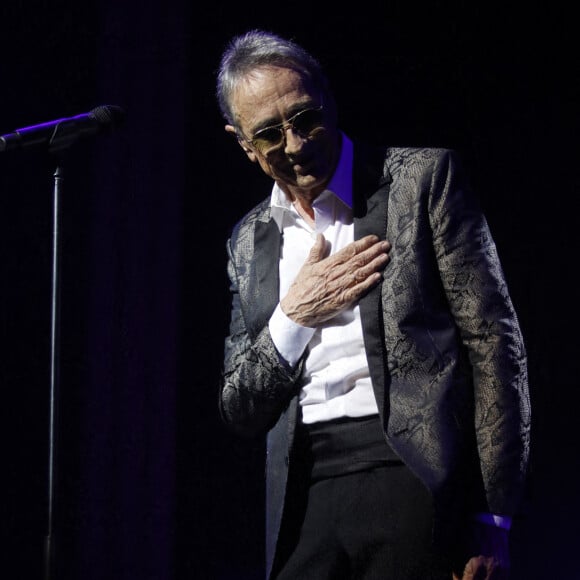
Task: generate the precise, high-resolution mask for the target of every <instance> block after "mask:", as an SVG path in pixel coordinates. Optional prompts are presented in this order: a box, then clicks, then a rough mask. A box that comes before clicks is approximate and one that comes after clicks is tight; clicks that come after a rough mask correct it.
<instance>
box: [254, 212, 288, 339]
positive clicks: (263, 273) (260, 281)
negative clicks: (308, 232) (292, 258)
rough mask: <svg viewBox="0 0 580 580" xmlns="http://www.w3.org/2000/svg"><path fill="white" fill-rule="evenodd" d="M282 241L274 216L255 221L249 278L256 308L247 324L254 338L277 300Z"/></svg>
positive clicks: (264, 323) (270, 313)
mask: <svg viewBox="0 0 580 580" xmlns="http://www.w3.org/2000/svg"><path fill="white" fill-rule="evenodd" d="M281 245H282V244H281V233H280V230H279V229H278V226H277V225H276V222H275V221H274V220H273V219H270V220H268V221H267V222H261V221H259V222H257V223H256V229H255V232H254V259H253V261H252V269H251V271H250V277H249V280H248V296H249V298H250V301H249V302H248V303H249V304H250V305H251V308H252V311H253V316H252V317H251V321H252V328H248V332H249V333H250V336H251V337H252V338H255V337H256V335H257V334H258V333H259V332H260V330H261V329H262V328H263V327H264V326H265V325H266V324H267V323H268V320H269V319H270V316H271V315H272V312H274V308H276V304H277V303H278V299H279V291H280V290H279V285H280V280H279V273H278V261H279V258H280V246H281Z"/></svg>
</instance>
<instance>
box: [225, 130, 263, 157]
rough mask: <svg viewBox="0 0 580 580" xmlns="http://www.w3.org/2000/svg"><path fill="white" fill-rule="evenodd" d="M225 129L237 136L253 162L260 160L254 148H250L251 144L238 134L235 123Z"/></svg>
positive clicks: (240, 144)
mask: <svg viewBox="0 0 580 580" xmlns="http://www.w3.org/2000/svg"><path fill="white" fill-rule="evenodd" d="M225 130H226V131H227V132H228V133H231V134H232V135H233V136H234V137H235V138H236V140H237V141H238V144H239V146H240V147H241V148H242V149H243V150H244V151H245V153H246V155H247V156H248V159H249V160H250V161H251V162H252V163H255V162H256V161H257V160H258V158H257V157H256V153H255V152H254V151H253V150H252V149H250V146H249V145H248V144H247V143H246V142H245V141H244V140H243V139H242V138H241V137H240V136H239V135H238V132H237V131H236V128H235V127H234V126H233V125H226V126H225Z"/></svg>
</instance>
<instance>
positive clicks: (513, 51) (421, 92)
mask: <svg viewBox="0 0 580 580" xmlns="http://www.w3.org/2000/svg"><path fill="white" fill-rule="evenodd" d="M573 21H574V18H573V16H572V14H571V13H567V12H566V11H563V10H562V9H560V8H559V7H558V6H557V4H555V3H552V4H551V5H550V7H549V8H546V7H544V8H540V7H538V8H536V9H533V8H532V7H530V6H528V7H526V9H525V11H522V10H519V9H518V10H516V9H515V8H514V9H510V6H509V5H508V4H506V3H504V4H502V5H501V6H500V5H498V6H497V7H494V6H492V5H490V4H487V3H486V4H485V7H483V6H482V5H478V6H470V7H464V6H463V7H462V6H452V4H449V3H442V2H431V3H429V4H425V5H419V4H411V5H409V4H406V3H402V2H388V1H387V2H383V3H377V4H373V3H371V2H357V3H355V4H353V5H350V6H342V7H339V6H338V5H337V6H336V7H334V9H331V7H330V5H329V6H328V7H325V8H324V9H323V8H322V7H319V8H317V7H316V5H314V4H307V3H304V4H300V3H285V4H283V5H278V4H273V3H272V4H263V5H259V4H256V3H250V4H244V5H243V6H240V7H238V8H234V7H228V6H225V5H224V4H222V3H214V4H213V5H205V6H202V5H194V4H193V3H191V2H189V1H186V0H165V1H164V2H161V1H159V0H157V1H155V2H154V1H146V0H145V1H144V2H142V3H138V2H132V1H126V2H118V1H115V0H102V1H97V0H83V2H73V1H72V0H68V1H67V0H60V1H54V2H49V1H48V0H45V1H41V0H37V1H36V2H34V1H33V2H24V1H22V0H12V1H11V2H3V3H2V7H1V8H0V23H1V24H2V34H1V35H0V51H1V52H0V87H1V92H0V133H1V134H4V133H8V132H10V131H12V130H14V129H16V128H19V127H25V126H28V125H33V124H36V123H40V122H44V121H49V120H52V119H57V118H60V117H65V116H72V115H76V114H79V113H84V112H88V111H90V110H92V109H93V108H94V107H96V106H99V105H103V104H113V105H118V106H121V107H123V109H124V110H125V111H126V112H127V118H126V122H125V124H124V125H123V127H121V128H120V129H118V130H116V131H114V132H112V133H110V134H103V135H99V136H98V137H95V138H92V139H90V140H85V141H83V142H80V143H78V144H76V145H75V146H74V147H73V148H72V149H70V150H69V151H68V152H67V153H66V154H65V155H63V156H59V157H57V156H54V155H49V154H47V153H46V152H45V151H43V150H39V149H37V150H29V151H20V152H16V153H3V154H0V252H1V254H0V289H1V292H2V300H1V301H0V331H1V334H0V341H1V342H0V345H1V348H2V356H1V357H0V394H1V397H2V403H1V404H0V429H1V430H0V437H1V439H0V466H1V470H0V493H1V495H0V578H2V579H4V578H6V579H23V580H36V579H40V578H43V577H44V576H45V571H46V570H47V568H48V566H47V564H46V563H45V562H44V560H43V544H44V541H45V538H46V536H47V535H48V534H49V533H50V537H51V539H52V543H53V550H52V558H51V580H52V579H53V578H54V579H57V580H77V579H82V580H97V579H98V580H104V579H106V580H117V579H118V580H146V579H152V580H153V579H155V580H170V579H171V580H172V579H175V580H182V579H201V580H206V579H207V580H213V579H215V580H254V579H259V578H262V573H263V572H262V557H263V556H262V550H263V528H262V522H263V506H262V503H263V502H262V492H263V489H262V483H263V482H262V476H263V466H262V448H261V446H260V445H259V444H252V443H249V442H245V441H240V440H238V439H236V438H234V437H233V436H231V435H230V434H228V433H227V432H226V431H225V430H224V428H223V427H222V426H221V424H220V422H219V420H218V416H217V386H218V380H219V372H220V365H221V354H222V344H223V337H224V335H225V333H226V328H227V322H228V315H229V304H228V294H227V280H226V277H225V241H226V238H227V235H228V232H229V229H230V228H231V226H232V225H233V223H234V222H235V220H237V219H238V218H239V217H240V216H241V215H242V213H243V212H244V211H246V210H247V209H249V208H250V207H251V206H252V205H254V203H256V202H257V201H258V200H260V199H262V198H263V197H264V196H265V195H267V194H268V193H269V187H270V186H269V182H268V181H267V180H266V179H264V178H263V177H262V176H261V174H260V173H259V170H258V168H257V167H254V166H252V165H251V164H249V163H248V162H247V160H246V159H245V156H243V155H242V152H241V151H240V150H239V149H238V148H237V146H236V145H235V143H234V142H233V141H232V140H231V138H229V137H228V136H227V135H226V133H225V132H224V131H223V121H222V120H221V118H220V116H219V114H218V111H217V107H216V105H215V101H214V71H215V68H216V67H217V64H218V60H219V56H220V53H221V51H222V49H223V48H224V46H225V43H226V42H227V40H228V39H229V38H230V36H231V35H232V34H235V33H239V32H243V31H245V30H246V29H247V28H250V27H264V28H268V29H271V30H274V31H276V32H279V33H282V34H284V35H289V36H292V37H294V38H295V39H296V40H298V41H299V42H300V43H302V44H303V45H305V46H306V47H307V48H309V49H311V50H312V51H313V52H314V53H315V54H316V55H317V56H318V57H319V58H320V60H321V61H322V63H323V65H324V66H325V67H326V69H327V71H328V74H329V76H330V79H331V81H332V84H333V86H334V89H335V92H336V94H337V97H338V101H339V103H340V104H341V122H342V126H343V128H344V129H345V130H346V131H347V133H348V134H350V135H351V136H353V137H362V138H365V139H367V140H370V141H374V142H384V143H388V144H392V145H442V146H449V147H454V148H456V149H459V150H460V151H461V152H462V153H463V154H464V156H465V159H466V163H467V164H468V166H469V169H470V171H471V174H472V177H473V184H474V186H475V187H476V188H477V190H478V192H479V193H480V196H481V198H482V202H483V204H484V207H485V209H486V212H487V215H488V219H489V222H490V225H491V228H492V232H493V233H494V237H495V239H496V242H497V245H498V248H499V251H500V254H501V256H502V262H503V265H504V269H505V272H506V276H507V279H508V283H509V285H510V289H511V293H512V298H513V300H514V303H515V306H516V309H517V311H518V313H519V316H520V321H521V325H522V328H523V331H524V334H525V337H526V342H527V347H528V352H529V360H530V362H529V370H530V384H531V393H532V404H533V430H532V437H533V439H532V462H531V471H530V480H529V489H528V495H527V498H526V501H525V503H524V506H523V508H524V509H523V514H522V516H521V517H520V518H518V519H517V520H516V522H515V523H514V530H513V549H514V562H513V568H514V580H520V579H522V580H523V579H524V578H525V579H532V580H536V579H537V580H544V579H550V580H551V579H552V578H560V577H572V576H571V575H573V574H575V573H576V568H577V567H576V564H575V561H576V551H577V547H578V540H579V539H580V534H579V532H578V520H579V518H580V509H579V507H580V501H579V497H578V496H579V494H578V489H579V487H578V486H579V483H580V482H579V476H578V467H579V461H578V451H577V448H578V442H577V438H576V427H577V425H578V418H577V412H576V404H577V403H578V401H579V395H578V387H579V381H578V373H577V361H578V353H577V349H578V341H577V340H576V333H577V317H576V311H577V294H578V293H577V291H576V290H573V288H574V286H573V282H574V281H575V280H576V270H577V266H576V263H577V260H576V253H575V252H574V250H575V249H576V248H577V247H578V244H577V240H576V236H577V234H578V218H577V209H576V206H577V196H578V194H579V178H578V150H577V148H576V136H577V132H578V129H579V124H578V106H579V104H580V103H579V94H578V86H579V85H578V81H579V78H578V72H579V71H578V64H577V63H578V56H579V55H578V49H577V40H576V38H575V34H576V32H575V30H574V27H573ZM56 167H59V168H60V169H61V170H62V171H63V181H62V188H61V195H60V201H61V203H60V215H59V220H58V223H59V235H60V237H59V239H60V248H59V256H60V259H59V263H60V269H61V270H60V272H61V273H60V286H59V287H60V293H59V296H60V320H59V326H58V327H59V340H58V343H57V344H58V346H59V351H58V357H57V362H58V364H57V371H58V375H57V378H58V380H57V381H56V387H57V388H56V395H55V401H56V404H55V407H53V408H55V409H56V421H55V424H56V429H55V431H56V433H55V437H54V439H52V438H51V437H50V436H49V433H50V429H49V427H50V422H49V410H50V409H51V405H50V400H51V393H53V390H52V389H51V383H50V380H49V377H50V308H51V272H52V266H51V262H52V240H53V237H52V227H53V226H52V220H53V193H54V177H53V174H54V172H55V170H56ZM51 445H52V446H53V449H54V450H55V452H56V458H55V462H54V464H53V465H54V467H55V478H54V480H53V482H54V491H55V493H54V500H53V502H51V505H49V494H48V481H49V474H48V467H49V448H50V446H51ZM49 509H50V510H51V512H50V513H51V514H52V517H51V518H49V517H48V513H49Z"/></svg>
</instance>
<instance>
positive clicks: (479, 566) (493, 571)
mask: <svg viewBox="0 0 580 580" xmlns="http://www.w3.org/2000/svg"><path fill="white" fill-rule="evenodd" d="M469 536H470V537H469V542H470V547H471V549H470V552H471V554H478V555H477V556H475V555H474V556H472V557H471V558H470V559H469V561H468V562H467V564H466V565H465V568H464V570H463V574H462V575H461V576H458V575H457V574H455V573H454V574H453V580H508V578H509V573H510V558H509V541H508V533H507V531H506V530H504V529H502V528H499V527H496V526H491V525H488V524H482V523H476V524H474V525H473V527H472V529H471V530H470V533H469ZM482 554H485V555H482Z"/></svg>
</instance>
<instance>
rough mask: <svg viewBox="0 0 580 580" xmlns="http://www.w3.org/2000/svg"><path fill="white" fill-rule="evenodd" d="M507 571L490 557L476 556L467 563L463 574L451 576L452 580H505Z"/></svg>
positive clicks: (507, 575)
mask: <svg viewBox="0 0 580 580" xmlns="http://www.w3.org/2000/svg"><path fill="white" fill-rule="evenodd" d="M508 577H509V574H508V570H506V569H505V568H503V567H502V565H501V564H500V563H499V562H498V561H497V560H496V559H495V558H492V557H487V558H486V557H485V556H476V557H473V558H471V559H470V560H469V562H467V564H466V566H465V569H464V570H463V574H462V575H461V577H460V576H457V575H456V574H453V580H507V578H508Z"/></svg>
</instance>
